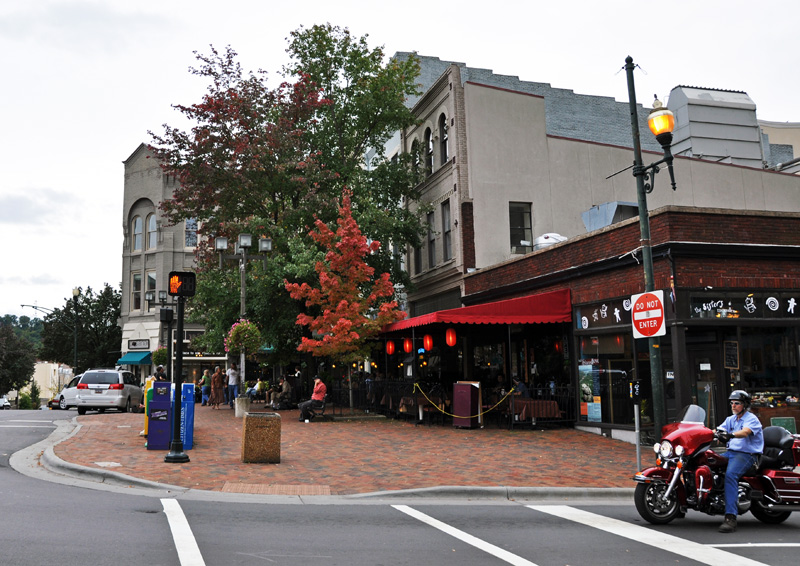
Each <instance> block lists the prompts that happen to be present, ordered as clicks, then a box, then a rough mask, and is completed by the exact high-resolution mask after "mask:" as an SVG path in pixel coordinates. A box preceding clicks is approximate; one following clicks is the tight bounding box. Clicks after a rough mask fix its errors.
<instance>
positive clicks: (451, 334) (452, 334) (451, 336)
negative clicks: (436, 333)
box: [444, 328, 456, 346]
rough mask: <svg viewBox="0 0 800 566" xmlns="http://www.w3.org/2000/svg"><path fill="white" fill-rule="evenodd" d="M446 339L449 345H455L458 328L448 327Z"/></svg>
mask: <svg viewBox="0 0 800 566" xmlns="http://www.w3.org/2000/svg"><path fill="white" fill-rule="evenodd" d="M444 341H445V342H446V343H447V345H448V346H455V345H456V329H455V328H448V329H447V332H445V333H444Z"/></svg>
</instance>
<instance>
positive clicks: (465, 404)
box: [453, 382, 480, 428]
mask: <svg viewBox="0 0 800 566" xmlns="http://www.w3.org/2000/svg"><path fill="white" fill-rule="evenodd" d="M478 387H479V384H478V383H474V382H470V383H464V382H456V383H454V384H453V415H454V416H453V426H454V427H456V428H475V427H476V426H479V425H478V418H479V416H478V413H480V403H479V402H478V399H479V398H480V389H479V388H478Z"/></svg>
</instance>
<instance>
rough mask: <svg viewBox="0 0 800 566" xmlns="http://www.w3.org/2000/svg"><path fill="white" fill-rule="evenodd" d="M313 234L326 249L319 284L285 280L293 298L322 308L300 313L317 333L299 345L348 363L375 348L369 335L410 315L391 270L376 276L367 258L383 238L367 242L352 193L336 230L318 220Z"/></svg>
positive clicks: (311, 307)
mask: <svg viewBox="0 0 800 566" xmlns="http://www.w3.org/2000/svg"><path fill="white" fill-rule="evenodd" d="M310 235H311V237H312V238H313V239H314V241H315V242H317V244H319V245H320V246H321V247H322V248H323V250H325V259H324V261H318V262H317V263H316V266H315V269H316V272H317V274H318V275H319V287H312V286H311V285H309V284H308V283H289V282H288V281H285V282H284V284H285V285H286V289H287V290H288V291H289V294H290V295H291V297H292V298H293V299H297V300H304V301H305V305H306V308H307V309H308V310H309V311H310V312H313V311H316V312H317V314H316V316H314V315H311V314H306V313H301V314H299V315H298V316H297V324H299V325H302V326H308V328H309V329H310V330H311V332H312V336H313V337H312V338H307V337H304V338H303V339H302V342H301V344H300V346H298V348H297V349H298V350H300V351H301V352H309V353H311V354H313V355H314V356H329V357H332V358H334V359H339V360H342V361H354V360H357V359H363V358H364V357H366V355H367V353H368V351H369V348H368V346H367V339H369V338H371V337H372V336H375V335H376V334H378V332H379V331H380V329H381V328H382V327H383V326H384V325H386V324H389V323H392V322H395V321H397V320H402V319H403V318H405V316H406V314H405V313H404V312H403V311H400V310H398V308H397V302H396V301H394V300H390V299H391V297H392V296H393V295H394V286H393V285H392V282H391V280H390V279H389V274H388V273H383V274H381V275H380V276H379V277H374V274H375V270H374V269H373V268H372V267H370V266H369V265H367V263H366V261H365V260H366V258H367V257H368V256H369V255H370V254H372V253H375V252H377V251H378V250H379V249H380V242H377V241H374V240H373V241H371V242H367V239H366V238H365V237H364V235H363V234H362V233H361V230H360V229H359V227H358V224H357V223H356V221H355V220H354V219H353V214H352V208H351V204H350V194H349V193H345V195H344V196H343V197H342V204H341V206H340V207H339V219H338V220H337V226H336V231H335V232H334V231H333V230H332V229H331V228H330V227H329V226H328V225H327V224H325V223H324V222H323V221H322V220H319V219H318V220H317V221H316V223H315V228H314V229H313V230H312V231H311V233H310Z"/></svg>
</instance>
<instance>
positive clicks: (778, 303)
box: [689, 291, 800, 319]
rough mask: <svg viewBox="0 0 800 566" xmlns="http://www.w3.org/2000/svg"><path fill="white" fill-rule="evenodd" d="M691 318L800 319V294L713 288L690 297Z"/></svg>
mask: <svg viewBox="0 0 800 566" xmlns="http://www.w3.org/2000/svg"><path fill="white" fill-rule="evenodd" d="M689 300H690V310H689V316H691V318H720V319H723V318H793V319H800V305H798V302H800V293H796V292H788V293H787V292H770V291H765V292H758V293H755V292H754V293H748V292H736V291H720V292H719V293H716V292H713V291H709V292H703V293H697V294H693V295H692V296H691V297H690V299H689Z"/></svg>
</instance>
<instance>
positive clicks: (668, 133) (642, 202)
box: [625, 56, 676, 435]
mask: <svg viewBox="0 0 800 566" xmlns="http://www.w3.org/2000/svg"><path fill="white" fill-rule="evenodd" d="M633 69H634V65H633V58H632V57H630V56H628V57H627V58H626V59H625V72H626V74H627V78H628V100H629V103H630V110H631V131H632V134H633V159H634V161H633V176H634V177H636V195H637V198H638V205H639V229H640V232H641V244H642V259H643V261H642V263H643V264H644V287H645V292H649V291H653V290H654V289H655V282H654V276H653V251H652V249H651V245H650V216H649V213H648V211H647V194H648V193H651V192H652V191H653V184H654V182H655V175H656V173H658V172H659V167H658V166H659V165H661V164H662V163H664V164H666V165H667V169H668V170H669V176H670V181H671V183H672V190H673V191H674V190H675V189H676V187H675V174H674V172H673V170H672V151H671V150H670V145H671V144H672V130H673V129H674V127H675V117H674V115H673V114H672V112H670V111H669V110H667V109H665V108H663V105H662V104H661V102H659V101H658V100H656V101H655V102H654V103H653V111H652V112H651V113H650V115H649V116H648V120H647V122H648V125H649V126H650V130H651V131H652V132H653V134H655V136H656V140H658V143H660V144H661V147H662V148H663V150H664V158H663V159H661V160H660V161H656V162H655V163H651V164H650V165H648V166H644V165H643V164H642V144H641V141H640V139H639V114H638V112H637V109H636V88H635V87H634V83H633ZM660 346H661V345H660V343H659V339H658V337H650V338H648V348H649V353H650V381H651V385H652V391H653V424H654V426H655V431H656V435H659V434H661V428H662V427H663V426H664V425H665V424H666V411H665V407H664V382H663V380H662V373H663V372H662V369H661V349H660Z"/></svg>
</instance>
